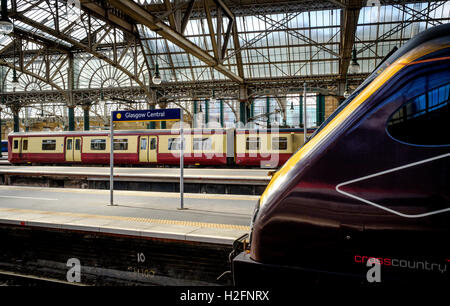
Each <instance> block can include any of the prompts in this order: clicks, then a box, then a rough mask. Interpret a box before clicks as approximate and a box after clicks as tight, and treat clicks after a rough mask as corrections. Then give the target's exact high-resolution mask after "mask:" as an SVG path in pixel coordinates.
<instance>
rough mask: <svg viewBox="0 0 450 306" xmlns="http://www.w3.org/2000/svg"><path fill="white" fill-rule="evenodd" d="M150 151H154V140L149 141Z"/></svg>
mask: <svg viewBox="0 0 450 306" xmlns="http://www.w3.org/2000/svg"><path fill="white" fill-rule="evenodd" d="M150 150H156V138H152V139H151V140H150Z"/></svg>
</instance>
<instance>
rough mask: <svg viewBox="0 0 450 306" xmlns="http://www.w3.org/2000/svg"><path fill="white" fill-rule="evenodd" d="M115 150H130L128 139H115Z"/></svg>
mask: <svg viewBox="0 0 450 306" xmlns="http://www.w3.org/2000/svg"><path fill="white" fill-rule="evenodd" d="M114 150H118V151H125V150H128V139H126V138H125V139H114Z"/></svg>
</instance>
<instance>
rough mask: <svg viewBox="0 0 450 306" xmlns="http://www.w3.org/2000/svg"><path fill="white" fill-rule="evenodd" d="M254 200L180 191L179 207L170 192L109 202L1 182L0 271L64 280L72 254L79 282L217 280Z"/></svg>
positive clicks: (102, 193)
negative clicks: (81, 270) (81, 267)
mask: <svg viewBox="0 0 450 306" xmlns="http://www.w3.org/2000/svg"><path fill="white" fill-rule="evenodd" d="M257 199H258V197H257V196H238V195H211V194H185V207H186V208H187V209H185V210H179V209H178V208H179V195H177V194H174V193H160V192H136V191H115V204H116V205H114V206H109V191H106V190H80V189H60V188H39V187H18V186H0V243H2V247H3V248H4V249H5V250H6V251H5V253H4V256H3V257H2V258H0V269H2V270H5V269H6V270H9V271H11V270H13V271H16V270H20V271H22V270H23V269H25V270H26V269H28V268H27V267H32V271H35V272H33V273H44V274H45V275H46V277H48V276H49V273H50V272H48V271H50V270H51V271H53V272H51V273H50V274H51V275H50V276H52V277H53V278H60V279H64V278H65V276H64V275H65V274H64V273H65V272H64V271H66V270H67V269H66V268H65V266H64V263H65V261H67V259H68V258H71V257H75V258H80V260H81V261H82V262H85V263H88V264H87V267H86V268H85V270H86V271H90V272H89V273H86V279H85V283H89V282H90V281H91V282H92V281H93V280H95V282H96V284H98V282H99V278H102V279H103V282H101V284H110V283H114V284H116V283H118V282H119V283H121V282H125V283H126V282H127V281H130V282H132V283H135V282H136V281H137V282H142V283H144V284H159V285H173V284H178V285H205V284H215V283H216V284H217V277H218V276H219V275H220V274H221V273H223V272H225V271H226V270H227V269H228V260H227V257H228V255H229V254H230V253H231V252H232V251H233V243H234V242H235V241H236V240H237V239H239V238H241V237H243V236H244V235H246V234H248V233H249V230H250V228H249V223H250V218H251V214H252V211H253V209H254V206H255V204H256V201H257ZM106 246H107V249H108V250H107V251H106V250H104V249H103V247H106ZM31 250H32V254H30V252H31ZM99 254H102V255H101V256H100V255H99ZM136 254H145V255H143V256H144V257H146V258H147V260H148V261H147V262H146V263H145V264H144V263H143V262H141V261H140V260H142V258H137V259H136V258H135V257H136V256H140V255H136ZM99 256H100V257H99ZM102 256H104V257H102ZM25 262H26V267H24V263H25ZM197 266H199V267H203V268H202V269H201V271H198V270H197ZM30 269H31V268H30ZM111 269H112V270H111ZM141 269H142V270H141ZM36 271H38V272H36ZM143 271H146V272H145V273H144V272H143ZM148 271H150V272H148ZM149 273H150V274H149ZM144 274H145V275H144ZM55 275H56V276H55ZM228 281H229V280H228Z"/></svg>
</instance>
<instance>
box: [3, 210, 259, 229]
mask: <svg viewBox="0 0 450 306" xmlns="http://www.w3.org/2000/svg"><path fill="white" fill-rule="evenodd" d="M0 211H8V212H15V213H35V214H43V215H52V216H54V215H56V216H69V217H77V218H91V219H107V220H120V221H131V222H145V223H156V224H170V225H181V226H192V227H202V228H215V229H232V230H242V231H249V230H250V227H249V226H245V225H234V224H220V223H206V222H195V221H182V220H167V219H150V218H137V217H124V216H102V215H91V214H79V213H71V212H56V211H42V210H31V209H17V208H0Z"/></svg>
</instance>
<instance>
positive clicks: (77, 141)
mask: <svg viewBox="0 0 450 306" xmlns="http://www.w3.org/2000/svg"><path fill="white" fill-rule="evenodd" d="M75 150H77V151H79V150H81V139H75Z"/></svg>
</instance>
